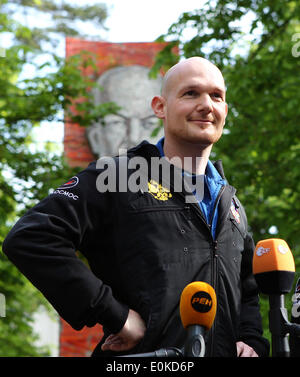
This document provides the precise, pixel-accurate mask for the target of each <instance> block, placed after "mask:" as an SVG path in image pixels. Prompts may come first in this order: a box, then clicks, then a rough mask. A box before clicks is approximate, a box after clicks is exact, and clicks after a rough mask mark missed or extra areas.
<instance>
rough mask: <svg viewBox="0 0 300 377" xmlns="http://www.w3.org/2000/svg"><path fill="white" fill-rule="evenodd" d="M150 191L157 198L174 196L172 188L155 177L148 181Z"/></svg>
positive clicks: (164, 198) (163, 198)
mask: <svg viewBox="0 0 300 377" xmlns="http://www.w3.org/2000/svg"><path fill="white" fill-rule="evenodd" d="M148 192H149V193H150V194H151V195H152V196H153V197H154V198H155V199H157V200H169V198H171V197H172V194H171V193H170V190H168V189H167V188H165V187H163V186H162V185H161V184H160V183H158V182H156V181H154V180H153V179H151V180H150V182H148Z"/></svg>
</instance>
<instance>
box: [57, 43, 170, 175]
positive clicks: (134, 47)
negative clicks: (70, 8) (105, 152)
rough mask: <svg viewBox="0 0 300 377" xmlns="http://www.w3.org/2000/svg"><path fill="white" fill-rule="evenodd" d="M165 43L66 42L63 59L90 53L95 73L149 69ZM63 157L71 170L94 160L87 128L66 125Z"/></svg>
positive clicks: (72, 124) (70, 124)
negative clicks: (124, 68) (126, 68)
mask: <svg viewBox="0 0 300 377" xmlns="http://www.w3.org/2000/svg"><path fill="white" fill-rule="evenodd" d="M164 46H165V44H164V43H156V42H145V43H109V42H93V41H84V40H81V39H76V38H67V39H66V57H69V56H72V55H76V54H79V53H80V52H81V51H83V50H84V51H89V52H92V53H94V54H95V55H96V56H97V62H96V64H97V68H98V73H99V75H101V74H102V73H103V72H105V71H106V70H108V69H110V68H113V67H116V66H131V65H141V66H145V67H149V68H150V67H151V66H152V65H153V63H154V59H155V56H156V54H157V53H158V52H159V51H160V50H161V49H162V48H163V47H164ZM64 131H65V132H64V153H65V157H66V159H67V161H68V164H69V165H70V166H81V167H84V168H85V167H86V166H87V165H88V164H89V163H90V162H91V161H93V160H95V156H94V154H93V153H92V152H91V149H90V146H89V143H88V140H87V138H86V128H85V127H80V126H79V125H78V124H74V123H68V122H66V123H65V130H64Z"/></svg>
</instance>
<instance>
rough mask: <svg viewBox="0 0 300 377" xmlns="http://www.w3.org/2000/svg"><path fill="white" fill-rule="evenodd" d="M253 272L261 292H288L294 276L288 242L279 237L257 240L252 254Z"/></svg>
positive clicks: (273, 293)
mask: <svg viewBox="0 0 300 377" xmlns="http://www.w3.org/2000/svg"><path fill="white" fill-rule="evenodd" d="M253 273H254V275H255V279H256V282H257V285H258V287H259V289H260V290H261V292H262V293H264V294H267V295H281V294H285V293H289V292H290V291H291V289H292V287H293V282H294V277H295V262H294V257H293V254H292V253H291V250H290V248H289V246H288V244H287V243H286V242H285V241H284V240H281V239H279V238H270V239H267V240H263V241H259V242H258V243H257V245H256V248H255V251H254V256H253Z"/></svg>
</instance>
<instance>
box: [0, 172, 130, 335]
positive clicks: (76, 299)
mask: <svg viewBox="0 0 300 377" xmlns="http://www.w3.org/2000/svg"><path fill="white" fill-rule="evenodd" d="M90 170H91V171H88V172H86V171H84V172H82V173H80V174H79V175H78V176H79V183H78V185H77V186H76V187H74V188H72V189H65V188H64V189H63V190H57V191H59V192H58V193H56V194H51V195H49V197H48V198H46V199H44V200H43V201H41V202H40V203H39V204H38V205H36V206H35V207H34V208H33V209H31V210H30V211H29V212H28V213H27V214H26V215H25V216H23V217H22V218H21V219H20V220H19V221H18V222H17V224H16V225H15V226H14V227H13V229H12V230H11V231H10V233H9V234H8V236H7V238H6V239H5V241H4V244H3V251H4V253H5V254H6V255H7V257H8V259H10V260H11V261H12V262H13V263H14V264H15V265H16V267H17V268H18V269H19V270H20V271H21V272H22V273H23V274H24V275H25V276H26V277H27V278H28V279H29V280H30V281H31V282H32V284H33V285H35V286H36V287H37V288H38V289H39V290H40V291H41V292H42V293H43V294H44V296H45V297H46V298H47V300H48V301H49V302H50V303H51V304H52V305H53V307H54V308H55V309H56V310H57V312H58V313H59V315H60V316H61V317H62V318H64V319H65V320H66V321H67V322H68V323H69V324H70V325H71V326H72V327H73V328H74V329H76V330H80V329H81V328H83V327H84V326H89V327H91V326H94V325H95V324H96V323H101V324H102V325H104V326H105V327H106V328H107V329H109V330H110V331H111V332H112V333H118V332H119V331H120V330H121V329H122V328H123V326H124V324H125V322H126V320H127V317H128V311H129V308H128V307H127V306H126V305H125V304H124V303H121V302H119V301H118V300H117V299H116V298H115V297H114V296H113V292H112V290H111V288H110V286H108V285H106V284H104V283H103V281H101V280H100V279H99V278H98V277H96V276H95V275H94V274H93V273H92V272H91V270H90V269H89V268H88V267H87V266H86V265H85V263H83V262H82V261H81V260H80V259H79V258H78V257H77V256H76V253H75V252H76V250H78V249H79V247H80V245H81V242H82V239H84V237H86V238H88V236H89V235H90V234H92V230H91V227H93V226H94V225H95V224H93V223H94V219H95V218H97V219H100V220H98V221H101V216H103V217H105V216H106V215H107V211H106V206H107V205H106V203H105V202H106V201H105V198H104V194H100V193H98V192H97V190H96V185H95V176H96V175H95V170H94V169H90ZM96 174H98V173H97V172H96ZM64 193H67V194H68V193H70V194H69V195H65V194H64ZM95 195H97V197H95ZM74 198H75V199H74ZM97 225H99V224H96V226H97ZM97 229H98V228H97ZM99 229H101V227H100V228H99ZM98 236H99V237H101V234H98ZM96 251H97V252H98V253H101V252H103V250H96Z"/></svg>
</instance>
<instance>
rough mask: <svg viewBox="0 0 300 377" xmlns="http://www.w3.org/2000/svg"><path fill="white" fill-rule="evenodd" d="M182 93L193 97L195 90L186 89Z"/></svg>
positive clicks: (195, 93)
mask: <svg viewBox="0 0 300 377" xmlns="http://www.w3.org/2000/svg"><path fill="white" fill-rule="evenodd" d="M184 95H185V96H190V97H194V96H196V95H197V92H196V90H188V91H187V92H185V93H184Z"/></svg>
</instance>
